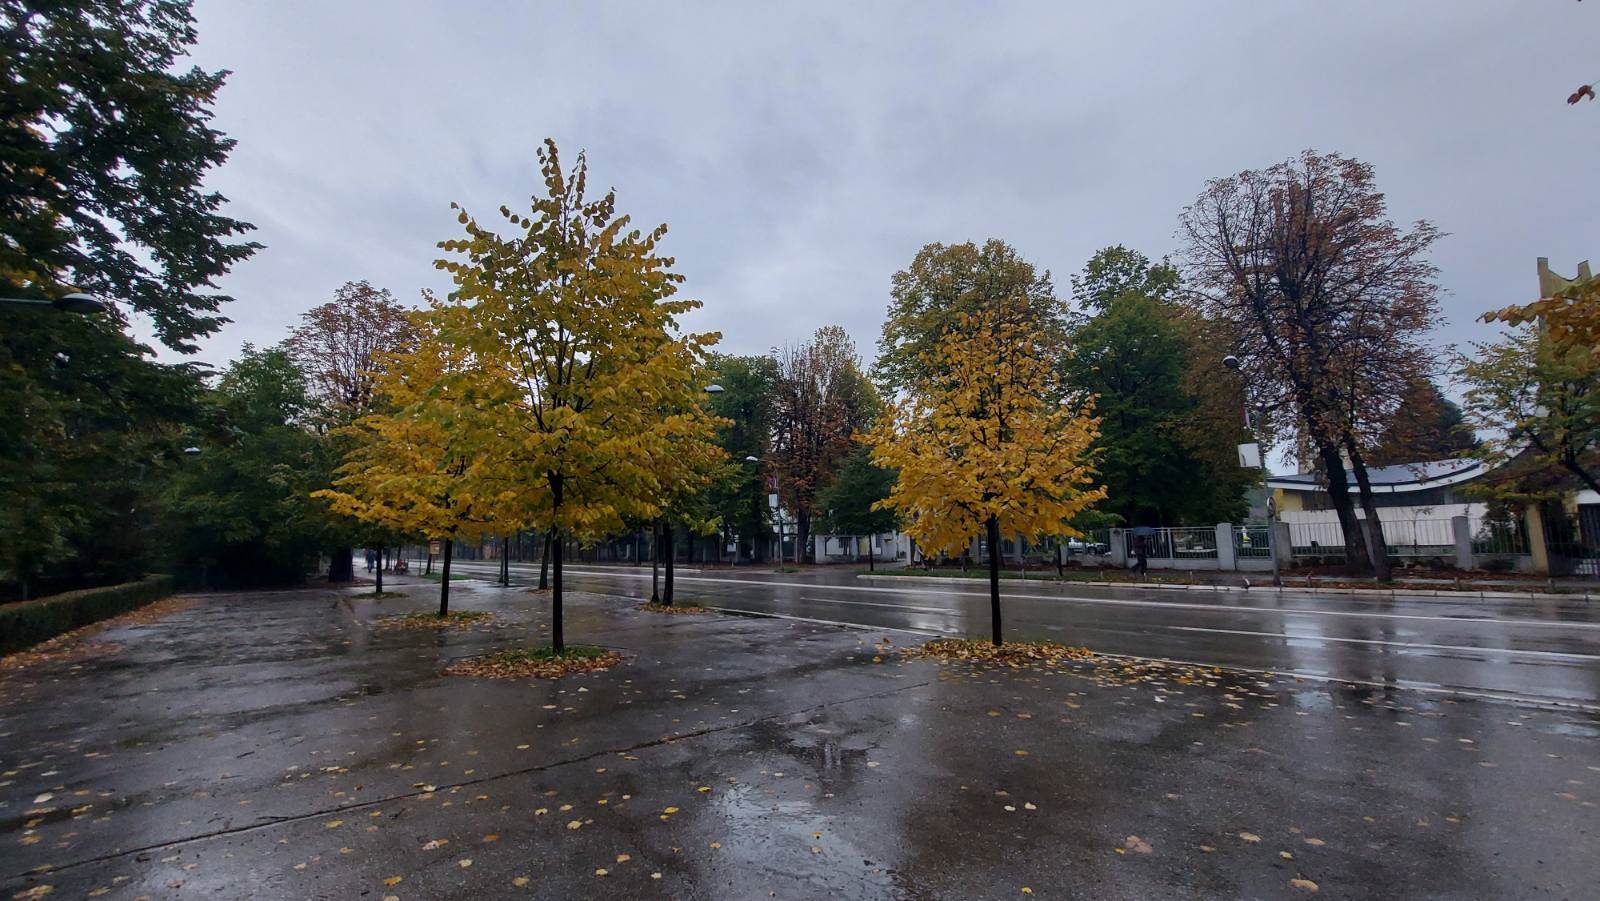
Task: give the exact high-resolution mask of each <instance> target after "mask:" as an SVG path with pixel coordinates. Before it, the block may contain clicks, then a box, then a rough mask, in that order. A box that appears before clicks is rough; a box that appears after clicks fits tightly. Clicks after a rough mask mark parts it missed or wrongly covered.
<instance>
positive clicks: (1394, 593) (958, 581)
mask: <svg viewBox="0 0 1600 901" xmlns="http://www.w3.org/2000/svg"><path fill="white" fill-rule="evenodd" d="M856 578H858V579H866V580H868V581H875V582H936V583H939V584H942V585H971V584H974V583H978V584H982V582H983V580H982V579H967V578H962V577H960V576H880V575H875V574H872V573H857V574H856ZM1001 584H1002V585H1028V584H1033V585H1039V586H1060V587H1071V586H1081V587H1085V588H1155V589H1160V590H1163V591H1212V592H1223V591H1251V592H1264V593H1268V594H1274V593H1275V594H1285V593H1288V592H1293V593H1295V594H1332V595H1351V594H1360V595H1374V594H1377V595H1388V596H1390V597H1420V598H1458V599H1463V600H1466V599H1471V598H1482V599H1484V600H1522V601H1530V600H1531V601H1577V600H1582V601H1588V600H1593V596H1592V595H1591V593H1590V590H1589V589H1588V588H1585V589H1584V590H1583V594H1581V595H1580V594H1576V593H1572V594H1552V593H1549V592H1543V591H1440V590H1437V589H1426V588H1417V589H1397V588H1380V587H1376V586H1374V587H1373V588H1371V589H1366V588H1297V587H1294V586H1291V585H1285V586H1283V587H1281V588H1274V587H1273V586H1271V585H1252V586H1250V587H1248V588H1247V587H1245V586H1243V585H1172V584H1168V583H1162V582H1078V581H1064V580H1055V579H1003V580H1001Z"/></svg>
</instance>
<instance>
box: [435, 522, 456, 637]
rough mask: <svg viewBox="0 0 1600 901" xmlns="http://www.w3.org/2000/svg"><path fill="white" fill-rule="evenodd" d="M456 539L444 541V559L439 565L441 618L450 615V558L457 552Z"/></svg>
mask: <svg viewBox="0 0 1600 901" xmlns="http://www.w3.org/2000/svg"><path fill="white" fill-rule="evenodd" d="M455 545H456V543H455V539H452V538H446V539H445V540H444V558H443V560H442V562H441V563H440V565H439V616H440V617H441V618H442V617H446V616H449V615H450V557H451V556H452V552H453V551H454V550H455Z"/></svg>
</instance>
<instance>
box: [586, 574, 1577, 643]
mask: <svg viewBox="0 0 1600 901" xmlns="http://www.w3.org/2000/svg"><path fill="white" fill-rule="evenodd" d="M567 572H569V573H573V574H576V575H585V576H601V577H607V576H609V577H612V578H621V579H648V578H650V577H649V576H648V575H646V574H636V573H609V572H598V571H595V570H567ZM679 581H683V582H712V583H719V584H722V585H765V586H776V587H780V588H801V589H804V588H808V587H809V588H819V589H823V590H826V591H858V592H869V593H885V594H911V595H930V594H931V595H947V596H950V597H964V598H988V597H989V594H988V592H976V591H951V590H949V589H943V590H939V589H918V588H868V587H865V586H861V585H810V584H808V583H805V582H776V581H772V580H768V579H719V578H708V577H698V578H697V577H692V576H689V577H684V578H682V579H680V580H679ZM1000 596H1001V597H1002V598H1011V599H1013V600H1029V601H1068V602H1071V603H1075V604H1095V605H1100V606H1105V607H1151V608H1158V609H1165V610H1194V611H1201V612H1206V613H1262V614H1276V615H1279V616H1332V617H1355V618H1357V619H1383V620H1420V621H1424V622H1438V623H1465V624H1469V625H1485V626H1534V627H1544V628H1561V629H1589V630H1600V623H1578V622H1567V621H1563V620H1546V619H1494V618H1491V617H1484V616H1428V615H1425V614H1420V613H1369V612H1366V611H1360V610H1305V609H1286V608H1272V607H1246V606H1239V605H1233V604H1185V603H1181V602H1178V601H1138V600H1128V599H1119V598H1088V597H1080V596H1076V595H1060V594H1048V595H1044V594H1017V593H1015V592H1004V591H1002V592H1001V593H1000Z"/></svg>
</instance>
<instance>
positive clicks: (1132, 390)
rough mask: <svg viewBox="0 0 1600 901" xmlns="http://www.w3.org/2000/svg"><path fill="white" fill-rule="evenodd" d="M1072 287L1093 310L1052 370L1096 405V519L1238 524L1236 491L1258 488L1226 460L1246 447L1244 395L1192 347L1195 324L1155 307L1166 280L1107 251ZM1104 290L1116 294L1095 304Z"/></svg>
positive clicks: (1174, 285) (1121, 251)
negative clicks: (1101, 491) (1100, 492)
mask: <svg viewBox="0 0 1600 901" xmlns="http://www.w3.org/2000/svg"><path fill="white" fill-rule="evenodd" d="M1072 281H1073V285H1074V286H1075V288H1076V289H1077V294H1076V295H1075V296H1077V297H1078V298H1079V302H1080V303H1083V304H1084V305H1085V306H1086V307H1087V308H1088V309H1091V310H1094V311H1095V314H1094V315H1093V316H1091V317H1089V318H1088V319H1086V320H1084V321H1083V324H1082V325H1081V327H1080V328H1079V329H1078V330H1077V332H1076V333H1075V334H1074V335H1073V353H1072V354H1070V355H1068V356H1067V357H1066V358H1065V362H1064V363H1063V366H1064V368H1065V371H1066V379H1067V381H1068V383H1069V384H1071V385H1072V386H1073V387H1074V388H1075V389H1076V390H1077V392H1078V393H1080V394H1081V395H1084V396H1094V397H1095V409H1096V411H1097V413H1098V414H1099V417H1100V434H1099V437H1097V438H1096V439H1095V443H1094V449H1095V453H1096V457H1095V459H1096V468H1097V469H1098V471H1099V474H1100V478H1101V480H1102V482H1103V483H1104V484H1105V486H1106V492H1107V496H1106V500H1105V501H1104V502H1103V503H1102V504H1100V505H1099V509H1098V510H1097V511H1096V512H1097V513H1098V512H1101V511H1104V512H1115V513H1117V514H1118V515H1120V516H1121V517H1122V521H1123V522H1124V523H1126V524H1129V525H1172V524H1177V523H1215V522H1221V521H1224V520H1232V519H1234V518H1236V517H1238V516H1240V515H1242V514H1243V513H1244V511H1245V507H1246V504H1245V501H1244V492H1245V489H1246V486H1247V485H1248V484H1249V483H1250V482H1251V481H1253V480H1257V479H1259V478H1260V473H1259V470H1245V469H1242V468H1241V467H1240V466H1239V463H1238V459H1237V454H1236V445H1237V444H1238V443H1239V442H1240V441H1242V440H1246V437H1247V436H1246V434H1245V432H1244V431H1243V429H1242V423H1243V404H1244V398H1243V394H1242V391H1241V390H1240V386H1239V383H1238V379H1237V377H1236V376H1234V375H1233V374H1232V373H1230V372H1227V371H1226V370H1225V369H1224V367H1223V366H1222V365H1221V358H1220V356H1219V355H1217V354H1215V353H1214V348H1212V347H1211V344H1212V342H1209V341H1207V340H1203V339H1202V337H1201V335H1202V332H1203V328H1204V325H1203V323H1199V322H1197V321H1196V320H1194V319H1193V318H1192V317H1190V316H1188V315H1187V314H1186V313H1185V311H1184V310H1182V309H1181V308H1179V307H1178V306H1176V305H1175V304H1174V303H1172V302H1170V301H1167V300H1163V298H1167V297H1172V296H1173V295H1174V294H1175V293H1176V291H1177V289H1178V279H1177V274H1176V272H1175V271H1174V270H1173V269H1172V268H1171V266H1169V265H1168V264H1166V263H1165V262H1162V263H1159V264H1151V263H1150V261H1149V259H1148V258H1147V257H1145V256H1144V255H1143V254H1141V253H1139V252H1137V251H1132V250H1128V249H1127V248H1124V247H1121V246H1116V247H1108V248H1106V249H1104V250H1102V251H1100V252H1099V253H1096V254H1095V255H1094V257H1093V258H1091V259H1090V261H1089V263H1088V264H1087V265H1086V266H1085V267H1084V271H1083V273H1082V274H1081V275H1079V276H1074V277H1073V279H1072ZM1091 285H1093V286H1096V287H1094V288H1093V289H1092V290H1091V289H1090V288H1089V286H1091ZM1110 290H1116V291H1119V292H1120V293H1117V294H1115V295H1113V296H1109V297H1107V296H1105V295H1104V293H1103V292H1105V291H1110Z"/></svg>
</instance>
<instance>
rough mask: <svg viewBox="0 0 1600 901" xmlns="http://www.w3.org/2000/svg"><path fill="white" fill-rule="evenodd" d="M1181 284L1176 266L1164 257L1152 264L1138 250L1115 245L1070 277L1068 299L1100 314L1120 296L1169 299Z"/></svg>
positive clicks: (1090, 259) (1101, 251)
mask: <svg viewBox="0 0 1600 901" xmlns="http://www.w3.org/2000/svg"><path fill="white" fill-rule="evenodd" d="M1181 284H1182V278H1181V277H1180V276H1179V274H1178V269H1177V267H1175V266H1173V265H1172V263H1170V262H1169V261H1168V260H1167V259H1166V258H1165V257H1162V259H1161V262H1159V263H1152V262H1150V258H1149V257H1147V256H1145V255H1144V254H1142V253H1140V252H1139V251H1137V250H1130V249H1129V248H1127V247H1124V246H1122V245H1121V244H1116V245H1113V246H1111V247H1106V248H1103V249H1102V250H1100V251H1099V252H1097V253H1096V254H1095V255H1094V256H1092V257H1090V258H1089V262H1088V263H1087V264H1086V265H1085V266H1084V267H1083V272H1081V273H1079V274H1077V275H1074V276H1073V277H1072V299H1073V300H1074V301H1076V302H1077V304H1078V306H1079V307H1080V308H1082V309H1085V310H1089V311H1090V312H1103V311H1104V310H1105V309H1106V308H1107V307H1108V306H1110V305H1111V302H1112V301H1114V300H1116V299H1117V298H1118V297H1121V296H1122V295H1124V294H1136V295H1138V296H1140V297H1148V298H1150V299H1151V300H1157V301H1164V300H1170V299H1172V298H1173V297H1174V296H1175V295H1176V294H1177V292H1178V288H1179V286H1180V285H1181Z"/></svg>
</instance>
